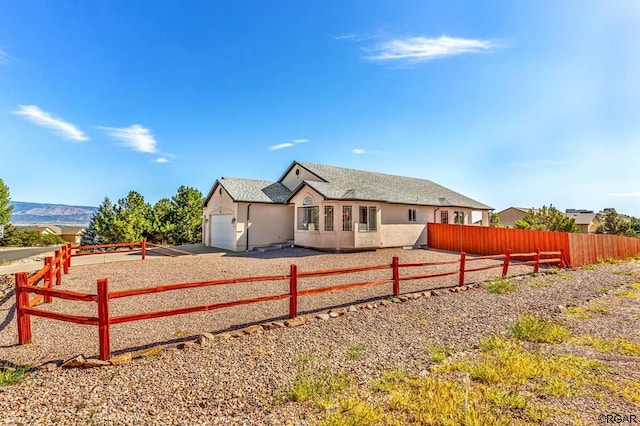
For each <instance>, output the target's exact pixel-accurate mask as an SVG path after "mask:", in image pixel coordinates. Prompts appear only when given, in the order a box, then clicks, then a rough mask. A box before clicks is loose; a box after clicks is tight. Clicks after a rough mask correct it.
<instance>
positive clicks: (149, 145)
mask: <svg viewBox="0 0 640 426" xmlns="http://www.w3.org/2000/svg"><path fill="white" fill-rule="evenodd" d="M98 128H99V129H102V130H104V131H106V132H107V134H108V135H109V136H111V137H112V138H114V139H117V140H119V141H120V143H121V144H122V145H124V146H127V147H129V148H131V149H133V150H134V151H139V152H146V153H151V154H153V153H155V152H157V148H156V145H157V144H158V142H157V141H156V139H155V138H154V137H153V135H152V134H151V131H150V130H149V129H147V128H146V127H144V126H142V125H140V124H134V125H132V126H129V127H104V126H99V127H98Z"/></svg>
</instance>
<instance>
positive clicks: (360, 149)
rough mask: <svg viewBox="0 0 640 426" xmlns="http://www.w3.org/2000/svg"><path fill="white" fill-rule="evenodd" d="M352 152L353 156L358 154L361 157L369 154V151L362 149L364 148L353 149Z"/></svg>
mask: <svg viewBox="0 0 640 426" xmlns="http://www.w3.org/2000/svg"><path fill="white" fill-rule="evenodd" d="M351 152H352V153H353V154H357V155H360V154H366V153H367V151H365V150H364V149H362V148H353V149H352V150H351Z"/></svg>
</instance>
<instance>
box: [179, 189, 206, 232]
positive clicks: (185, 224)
mask: <svg viewBox="0 0 640 426" xmlns="http://www.w3.org/2000/svg"><path fill="white" fill-rule="evenodd" d="M203 203H204V197H203V195H202V193H201V192H200V191H198V190H197V189H195V188H191V187H187V186H181V187H180V188H178V192H177V193H176V195H174V196H173V197H171V207H172V208H171V223H172V224H173V230H172V241H173V243H174V244H194V243H199V242H201V241H202V204H203Z"/></svg>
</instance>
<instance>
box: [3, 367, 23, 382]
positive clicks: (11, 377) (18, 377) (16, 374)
mask: <svg viewBox="0 0 640 426" xmlns="http://www.w3.org/2000/svg"><path fill="white" fill-rule="evenodd" d="M28 370H29V368H27V367H18V368H12V367H2V368H0V386H9V385H14V384H16V383H18V382H20V381H22V380H23V379H24V377H25V374H26V373H27V371H28Z"/></svg>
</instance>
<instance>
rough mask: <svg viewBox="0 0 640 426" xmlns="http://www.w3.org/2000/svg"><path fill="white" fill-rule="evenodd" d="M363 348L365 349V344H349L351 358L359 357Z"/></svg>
mask: <svg viewBox="0 0 640 426" xmlns="http://www.w3.org/2000/svg"><path fill="white" fill-rule="evenodd" d="M363 350H364V346H363V345H360V344H357V343H352V344H350V345H349V346H347V353H348V357H349V359H352V360H356V359H359V358H360V355H361V354H362V351H363Z"/></svg>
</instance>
